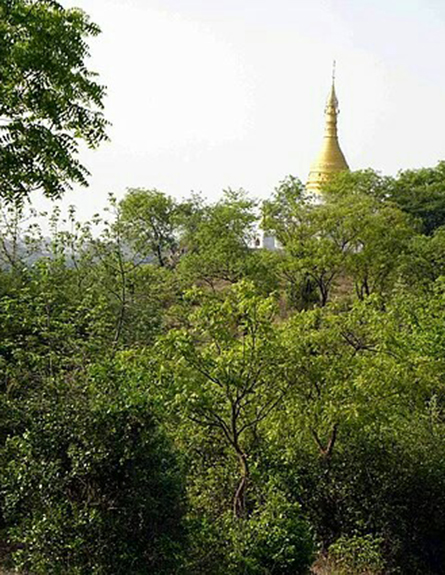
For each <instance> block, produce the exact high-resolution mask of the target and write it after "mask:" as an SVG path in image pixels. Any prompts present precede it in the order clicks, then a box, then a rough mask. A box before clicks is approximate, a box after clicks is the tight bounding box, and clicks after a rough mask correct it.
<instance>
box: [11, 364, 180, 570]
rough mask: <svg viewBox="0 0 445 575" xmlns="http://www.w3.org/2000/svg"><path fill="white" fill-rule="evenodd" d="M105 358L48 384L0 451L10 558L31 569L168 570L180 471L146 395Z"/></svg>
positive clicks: (176, 537) (176, 540)
mask: <svg viewBox="0 0 445 575" xmlns="http://www.w3.org/2000/svg"><path fill="white" fill-rule="evenodd" d="M123 373H124V372H122V374H119V373H118V372H116V370H115V369H114V368H112V367H98V368H95V369H94V370H92V372H91V373H90V377H89V380H88V381H87V382H84V383H81V384H79V383H77V384H75V383H73V382H70V384H69V385H68V384H67V383H63V382H62V383H60V382H59V384H58V386H57V387H55V386H53V385H52V384H48V385H47V387H46V388H45V390H44V392H43V393H42V395H41V396H40V398H38V399H37V398H36V399H35V400H33V401H31V400H30V401H28V404H27V406H25V405H23V408H24V409H27V410H28V413H27V415H28V418H29V420H31V421H32V423H31V425H30V426H29V427H28V429H27V431H26V432H25V433H23V434H22V435H20V436H15V437H11V438H9V439H8V440H7V442H6V445H5V448H4V450H3V453H2V460H3V461H2V462H1V463H2V465H1V472H0V473H1V485H2V495H3V497H2V499H3V508H4V516H5V522H6V527H7V531H8V534H9V537H10V540H11V543H12V544H13V545H15V546H16V549H17V550H16V552H15V554H14V560H15V564H16V565H17V567H19V568H20V569H25V570H29V571H31V572H32V573H35V574H45V575H46V574H62V573H63V574H64V575H65V574H67V575H68V574H76V575H82V574H85V575H87V574H88V575H90V574H107V575H109V574H110V573H113V574H120V573H122V574H128V573H131V574H132V575H137V574H145V573H147V574H148V573H159V574H161V573H172V570H173V569H174V565H175V563H176V557H177V554H178V552H179V549H180V543H181V537H182V531H181V519H182V513H183V481H182V473H181V471H180V468H179V466H178V463H177V461H176V457H175V454H174V453H173V451H172V448H171V446H170V444H169V442H168V440H167V438H166V437H165V435H164V433H163V432H162V431H161V430H160V428H159V427H158V425H157V424H156V422H155V420H154V418H153V416H152V414H151V409H150V403H149V400H148V399H147V396H146V394H143V393H142V392H141V391H139V390H137V389H131V388H130V387H129V386H128V384H127V382H126V381H125V378H124V376H123Z"/></svg>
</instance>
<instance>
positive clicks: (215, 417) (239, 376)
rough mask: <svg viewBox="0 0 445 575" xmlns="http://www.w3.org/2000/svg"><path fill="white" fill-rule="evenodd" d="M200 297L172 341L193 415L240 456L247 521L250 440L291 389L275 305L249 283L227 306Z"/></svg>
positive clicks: (239, 491) (237, 511)
mask: <svg viewBox="0 0 445 575" xmlns="http://www.w3.org/2000/svg"><path fill="white" fill-rule="evenodd" d="M195 297H196V296H195ZM200 297H201V298H204V301H203V302H202V303H201V305H200V306H199V307H198V308H197V309H196V310H192V311H191V313H189V314H188V317H187V319H186V326H187V327H185V328H183V329H179V330H174V331H172V332H171V333H170V334H169V335H168V337H167V340H166V341H167V343H168V348H167V349H169V350H170V351H169V353H170V354H173V355H172V356H171V357H173V359H174V365H175V366H176V367H175V389H177V395H178V397H183V398H184V401H185V404H184V407H185V411H186V413H187V415H188V417H189V418H190V419H191V420H192V421H193V422H195V424H197V425H199V426H201V427H203V428H207V429H208V430H209V431H210V430H215V429H216V430H217V431H218V433H219V435H220V438H221V439H222V440H223V442H224V443H225V444H226V445H228V446H229V448H230V449H231V451H232V453H233V455H235V456H236V458H237V461H238V466H239V481H238V484H237V486H236V489H235V493H234V495H233V512H234V515H235V516H236V517H239V518H241V517H246V515H248V509H247V507H246V494H247V492H248V488H249V485H250V482H251V471H250V458H251V457H250V454H249V437H251V434H252V433H255V432H257V431H258V428H259V426H260V424H261V422H263V420H264V419H265V418H267V417H268V415H269V414H270V413H271V412H272V411H273V410H274V409H275V408H276V407H277V406H278V405H279V403H280V402H281V401H282V400H283V398H284V396H285V393H286V391H287V388H288V385H289V382H288V381H287V380H286V377H285V375H284V374H283V373H282V372H281V371H280V365H281V361H282V357H281V354H280V345H279V342H278V339H277V331H276V330H275V329H274V325H273V322H272V319H273V317H274V314H275V302H274V300H273V299H272V298H262V297H261V296H258V295H257V293H255V289H254V288H253V286H252V285H251V284H249V283H248V282H246V283H243V282H242V283H240V284H237V285H235V286H233V288H232V289H231V290H230V291H228V293H227V294H226V295H225V297H224V299H223V300H222V301H219V300H218V299H215V297H214V296H213V297H212V296H207V298H206V296H205V295H204V294H201V295H200ZM198 301H199V300H198Z"/></svg>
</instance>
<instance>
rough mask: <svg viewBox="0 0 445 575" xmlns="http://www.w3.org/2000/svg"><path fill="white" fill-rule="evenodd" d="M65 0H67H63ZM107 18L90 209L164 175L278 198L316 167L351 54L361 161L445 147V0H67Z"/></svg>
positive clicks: (84, 202)
mask: <svg viewBox="0 0 445 575" xmlns="http://www.w3.org/2000/svg"><path fill="white" fill-rule="evenodd" d="M62 1H63V0H62ZM63 3H64V5H65V6H78V7H80V8H82V9H83V10H85V11H86V12H87V13H88V14H89V15H90V16H91V18H92V19H93V20H94V21H95V22H96V23H97V24H99V25H100V27H101V28H102V34H101V35H100V36H99V37H98V38H95V39H93V40H92V42H91V54H92V57H91V61H90V67H91V68H92V69H94V70H96V71H97V72H99V74H100V81H101V82H102V83H104V84H105V85H106V86H107V87H108V96H107V99H106V102H105V103H106V116H107V118H108V119H109V120H110V121H111V122H112V127H111V128H110V130H109V134H110V137H111V142H110V143H108V144H104V145H103V146H102V147H101V148H99V149H98V150H97V151H94V152H91V151H86V152H83V153H82V158H83V161H84V163H85V164H86V165H87V167H88V168H89V170H90V171H91V173H92V177H91V178H90V187H89V188H88V189H85V190H83V189H80V190H76V191H75V192H73V193H70V194H69V195H68V196H67V197H66V198H65V200H64V202H63V203H64V204H65V205H68V204H76V205H77V206H78V208H79V214H80V215H81V216H82V217H90V216H91V215H92V214H93V213H95V212H97V211H99V210H100V209H101V208H102V207H103V205H104V204H105V202H106V198H107V194H108V193H109V192H113V193H115V194H116V195H117V196H118V197H122V196H123V195H124V193H125V190H126V188H128V187H146V188H153V187H156V188H158V189H160V190H163V191H165V192H166V193H168V194H171V195H173V196H175V197H177V198H181V197H184V196H186V195H187V194H188V193H189V192H190V191H191V190H195V191H201V192H202V193H203V195H204V196H205V197H207V198H209V199H212V200H213V199H216V198H218V197H219V196H220V194H221V191H222V189H224V188H227V187H232V188H239V187H243V188H245V189H246V190H248V191H249V192H250V193H251V194H252V195H253V196H255V197H259V198H263V197H267V196H268V195H269V194H270V193H271V192H272V191H273V188H274V187H275V186H276V185H277V184H278V182H279V181H280V180H281V179H283V178H284V177H285V176H286V175H287V174H293V175H295V176H298V177H300V178H301V179H302V180H305V179H306V176H307V174H308V171H309V167H310V163H311V161H312V160H313V158H314V156H315V155H316V153H317V152H318V148H319V147H320V145H321V140H322V135H323V110H324V104H325V100H326V97H327V94H328V90H329V86H330V78H331V67H332V60H333V59H334V58H335V59H336V60H337V95H338V98H339V101H340V109H341V113H340V118H339V134H340V142H341V146H342V149H343V152H344V153H345V156H346V158H347V160H348V162H349V165H350V166H351V168H352V169H362V168H367V167H372V168H375V169H377V170H379V171H382V172H383V173H390V174H393V173H396V172H397V171H398V170H399V169H404V168H415V167H421V166H432V165H435V164H436V163H437V162H438V161H439V160H440V159H445V1H444V0H368V1H363V0H354V1H353V0H64V1H63Z"/></svg>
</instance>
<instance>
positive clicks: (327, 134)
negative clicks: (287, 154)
mask: <svg viewBox="0 0 445 575" xmlns="http://www.w3.org/2000/svg"><path fill="white" fill-rule="evenodd" d="M338 114H339V108H338V100H337V96H336V94H335V62H334V72H333V74H332V87H331V92H330V94H329V97H328V101H327V103H326V108H325V119H326V124H325V131H324V138H323V145H322V147H321V151H320V153H319V154H318V156H317V159H316V160H315V162H314V163H313V164H312V166H311V170H310V172H309V178H308V181H307V184H306V190H307V191H308V192H316V193H320V189H321V186H322V184H323V182H325V181H326V180H327V179H328V178H329V177H330V176H331V175H333V174H336V173H337V172H342V171H343V170H349V166H348V163H347V162H346V159H345V157H344V155H343V152H342V151H341V149H340V144H339V143H338V135H337V117H338Z"/></svg>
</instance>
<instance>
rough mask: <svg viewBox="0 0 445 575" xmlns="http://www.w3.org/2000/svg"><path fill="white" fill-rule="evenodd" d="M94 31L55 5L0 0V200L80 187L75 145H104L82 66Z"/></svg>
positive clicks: (98, 102) (82, 174) (98, 92)
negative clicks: (73, 186) (83, 143)
mask: <svg viewBox="0 0 445 575" xmlns="http://www.w3.org/2000/svg"><path fill="white" fill-rule="evenodd" d="M97 34H99V28H98V27H97V26H96V25H95V24H94V23H92V22H91V21H90V20H89V18H88V17H87V16H86V15H85V14H84V13H83V12H82V11H80V10H77V9H64V8H63V7H62V6H61V4H59V3H58V2H57V1H55V0H39V1H36V0H0V197H1V198H3V199H4V200H6V201H8V202H19V203H20V202H22V201H23V200H25V199H26V198H28V197H29V195H30V194H31V193H32V192H33V191H35V190H40V191H42V192H43V193H44V194H45V195H46V196H47V197H49V198H60V196H61V195H62V194H63V193H64V192H65V191H66V190H67V189H70V188H71V186H72V184H73V183H76V184H81V185H87V175H88V171H87V170H86V168H85V167H84V166H82V164H81V163H80V162H79V160H78V147H79V143H78V142H79V140H83V141H84V142H85V143H86V144H87V145H88V146H90V147H95V146H97V145H98V144H99V143H100V142H102V141H103V140H105V139H106V133H105V129H106V125H107V122H106V120H105V119H104V116H103V113H102V108H103V98H104V95H105V89H104V87H103V86H101V85H100V84H99V83H97V82H96V80H95V76H96V75H95V74H94V73H93V72H91V71H90V70H89V69H88V68H87V67H86V64H85V60H86V58H87V57H88V55H89V51H88V45H87V42H86V41H87V39H88V38H89V37H92V36H96V35H97Z"/></svg>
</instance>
